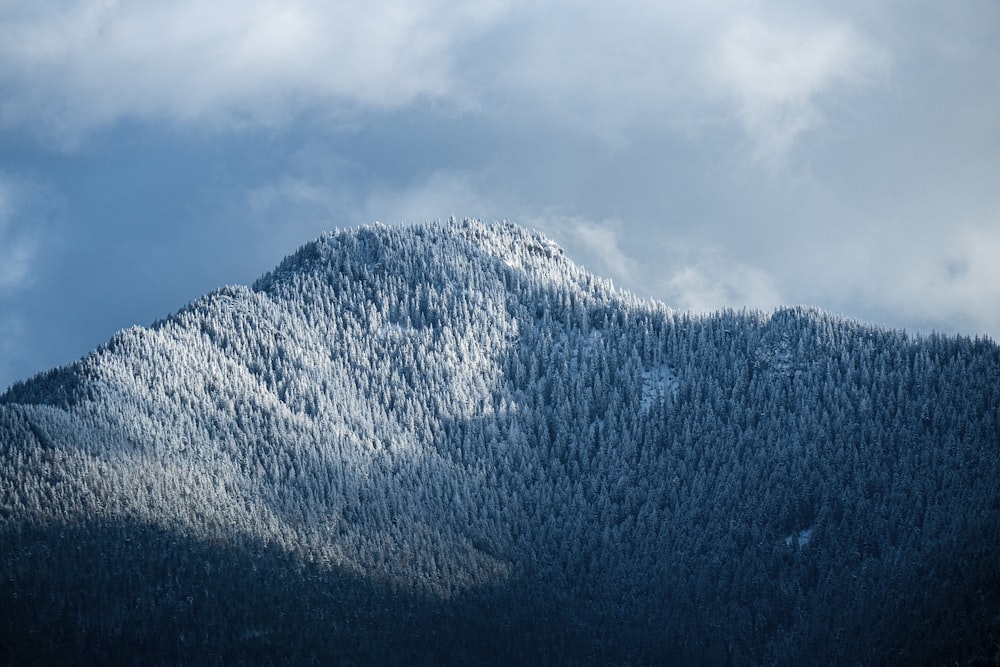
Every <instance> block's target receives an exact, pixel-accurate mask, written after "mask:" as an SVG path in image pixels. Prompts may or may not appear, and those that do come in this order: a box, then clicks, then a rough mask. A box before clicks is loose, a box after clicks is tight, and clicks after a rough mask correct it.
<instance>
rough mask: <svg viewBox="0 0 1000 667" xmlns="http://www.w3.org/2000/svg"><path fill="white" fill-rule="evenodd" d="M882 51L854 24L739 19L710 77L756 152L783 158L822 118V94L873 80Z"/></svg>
mask: <svg viewBox="0 0 1000 667" xmlns="http://www.w3.org/2000/svg"><path fill="white" fill-rule="evenodd" d="M884 64H885V56H884V54H882V53H881V52H880V51H879V50H878V49H876V48H875V47H873V46H872V45H870V44H868V43H866V41H865V40H864V39H862V37H861V36H860V35H859V34H858V33H857V32H856V31H855V30H854V29H853V28H851V27H850V26H849V25H847V24H843V23H824V24H817V25H808V26H807V25H783V24H781V23H779V22H768V23H765V22H763V21H761V20H759V19H756V18H745V19H741V20H738V21H736V22H735V23H734V24H733V25H732V26H730V27H729V28H728V29H727V30H726V31H725V33H724V34H723V35H722V37H721V38H720V39H719V41H718V43H717V45H716V49H715V53H714V54H713V57H712V58H711V60H710V63H709V74H710V77H711V81H712V83H713V84H714V85H715V86H716V87H717V89H718V92H719V94H720V95H722V96H723V97H727V98H729V99H730V100H731V101H732V104H733V105H734V106H735V114H736V117H737V118H738V120H739V122H740V124H741V125H742V127H743V129H744V131H745V132H746V133H747V135H748V136H749V137H750V140H751V142H752V144H753V147H754V152H755V153H756V154H757V156H758V157H764V158H771V157H780V156H781V155H783V154H784V153H786V152H787V151H788V150H789V149H790V148H791V147H792V145H793V144H794V143H795V141H796V139H798V138H799V136H800V135H802V134H803V133H804V132H806V131H807V130H810V129H812V128H814V127H815V126H817V125H818V124H820V123H822V117H823V114H822V111H821V107H822V99H823V98H824V96H827V95H830V94H831V93H834V92H836V91H838V90H841V89H844V88H847V87H850V86H853V85H858V84H861V83H863V82H866V81H868V80H870V79H871V78H872V77H873V76H874V75H875V74H876V72H877V71H878V70H880V69H881V68H883V67H884Z"/></svg>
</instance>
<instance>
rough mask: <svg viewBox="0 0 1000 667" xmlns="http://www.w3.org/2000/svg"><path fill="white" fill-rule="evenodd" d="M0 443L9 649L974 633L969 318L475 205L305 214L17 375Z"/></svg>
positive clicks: (983, 459)
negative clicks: (598, 247)
mask: <svg viewBox="0 0 1000 667" xmlns="http://www.w3.org/2000/svg"><path fill="white" fill-rule="evenodd" d="M0 447H2V449H0V484H2V486H0V509H2V514H0V529H2V531H3V538H4V539H3V541H2V546H0V567H2V568H3V569H2V570H0V574H2V579H0V595H3V596H5V600H6V601H7V602H9V603H10V606H9V607H8V608H9V609H11V610H12V611H11V613H9V614H8V615H7V617H6V618H5V619H4V622H5V623H6V626H5V627H3V628H0V631H2V632H0V634H3V635H5V636H9V637H19V638H20V639H17V640H15V641H10V640H8V643H7V644H0V651H2V650H7V651H8V654H9V656H12V657H15V658H17V657H24V656H28V655H31V654H32V652H33V651H40V650H42V649H41V648H40V647H42V646H43V645H46V646H49V647H50V649H45V650H52V651H55V653H54V654H53V657H54V658H55V657H59V656H60V655H61V654H60V653H59V651H60V650H63V649H64V650H65V651H79V650H83V651H85V652H86V651H90V652H91V653H92V654H93V655H95V656H101V655H106V654H107V651H110V650H112V649H111V648H110V647H113V646H114V645H115V643H114V642H115V637H119V638H120V637H122V636H124V637H126V638H127V639H128V641H129V642H131V644H132V645H133V646H134V653H135V654H136V655H138V656H148V655H160V656H165V657H161V658H158V660H166V661H170V660H172V659H181V660H183V659H192V657H193V656H197V655H203V654H204V653H197V652H196V649H195V648H194V647H195V646H198V647H199V648H198V649H197V650H199V651H208V655H218V656H233V655H240V656H243V657H245V658H246V659H254V654H252V653H251V654H250V655H246V654H243V653H239V652H240V651H245V650H249V649H246V645H247V643H248V642H249V644H250V645H251V646H254V647H256V648H255V649H253V650H255V651H258V652H259V656H258V657H264V658H267V656H271V658H274V657H275V656H278V659H286V658H287V659H295V658H296V656H297V657H298V658H301V659H307V658H310V657H316V658H322V659H327V660H330V659H344V660H348V659H349V660H359V661H372V660H377V661H380V662H385V661H390V662H400V663H411V662H422V661H427V662H439V661H441V660H448V659H456V660H469V659H474V660H478V661H484V660H485V661H493V660H495V661H499V662H509V661H510V660H513V659H518V660H520V659H529V660H535V661H538V660H542V659H548V660H553V661H557V662H558V661H561V660H565V661H567V662H581V661H583V662H600V661H605V662H606V661H611V662H635V661H652V662H656V661H663V660H669V661H673V662H678V661H679V662H699V661H701V662H706V661H707V662H709V663H711V662H719V664H725V662H727V661H730V662H734V663H736V664H755V663H760V664H775V663H798V664H802V663H803V662H810V661H817V660H820V661H825V662H829V663H833V664H836V663H850V664H853V663H854V662H858V661H860V662H863V663H891V662H909V663H912V662H913V661H917V662H920V661H922V660H931V661H940V660H950V659H963V658H967V657H970V656H984V655H987V654H988V652H989V651H990V650H991V649H990V648H989V642H990V641H992V639H991V637H992V636H1000V635H996V634H994V635H991V633H996V631H997V627H996V626H997V622H996V617H997V614H1000V599H998V595H997V593H996V591H1000V580H998V572H1000V568H998V563H1000V483H998V481H997V480H998V479H1000V469H998V468H1000V351H998V348H997V346H996V345H995V344H994V343H992V342H989V341H979V340H976V341H973V340H968V339H962V338H945V337H937V336H935V337H929V338H913V337H908V336H906V335H904V334H902V333H900V332H895V331H887V330H883V329H878V328H873V327H869V326H865V325H861V324H858V323H856V322H851V321H845V320H842V319H839V318H836V317H832V316H829V315H826V314H823V313H821V312H818V311H815V310H809V309H786V310H781V311H778V312H776V313H773V314H764V313H758V312H726V313H719V314H716V315H713V316H707V317H695V316H690V315H684V314H678V313H674V312H672V311H670V310H669V309H667V308H666V307H664V306H662V305H659V304H655V303H651V302H644V301H640V300H638V299H636V298H635V297H633V296H631V295H629V294H626V293H623V292H620V291H617V290H615V289H614V288H613V287H612V286H611V285H610V283H607V282H605V281H602V280H600V279H598V278H595V277H593V276H592V275H590V274H588V273H586V272H585V271H584V270H582V269H581V268H580V267H578V266H576V265H574V264H573V263H572V262H571V261H570V260H569V259H567V258H566V257H565V256H564V254H563V253H562V251H561V250H560V249H559V247H558V246H557V245H555V244H554V243H552V242H551V241H549V240H547V239H545V238H543V237H541V236H540V235H538V234H535V233H532V232H528V231H525V230H523V229H521V228H519V227H516V226H514V225H510V224H506V223H495V224H484V223H480V222H477V221H464V222H449V223H440V224H430V225H419V226H411V227H379V226H376V227H367V228H361V229H357V230H351V231H344V232H336V233H331V234H328V235H326V236H324V237H322V238H320V239H319V240H317V241H315V242H313V243H310V244H307V245H306V246H304V247H303V248H302V249H300V250H299V251H298V252H297V253H295V254H294V255H292V256H290V257H288V258H286V259H285V260H284V261H283V262H282V263H281V264H280V265H279V266H278V267H277V268H276V269H275V270H274V271H273V272H271V273H269V274H267V275H266V276H264V277H262V278H261V279H260V280H258V281H257V283H256V284H255V285H253V286H252V287H249V288H248V287H226V288H223V289H221V290H219V291H217V292H215V293H212V294H210V295H207V296H206V297H204V298H202V299H200V300H198V301H196V302H194V303H193V304H191V305H189V306H187V307H185V308H184V309H182V310H181V311H179V312H178V313H176V314H174V315H172V316H170V317H169V318H167V319H165V320H163V321H161V322H158V323H156V324H154V325H153V326H152V327H150V328H133V329H130V330H128V331H124V332H120V333H118V334H116V335H115V336H114V337H113V338H112V339H111V340H110V341H109V342H108V343H107V344H106V345H105V346H103V347H102V348H101V349H99V350H97V351H96V352H94V353H93V354H92V355H90V356H88V357H87V358H85V359H83V360H81V361H80V362H78V363H77V364H74V365H71V366H68V367H64V368H60V369H57V370H54V371H52V372H50V373H48V374H44V375H42V376H39V377H37V378H34V379H33V380H31V381H28V382H26V383H22V384H19V385H16V386H14V387H13V388H12V389H11V390H10V391H9V392H8V393H7V394H6V395H5V396H3V398H2V399H0ZM74 550H75V551H74ZM67 553H70V554H74V553H75V554H78V556H77V557H67ZM151 554H155V557H152V556H151ZM151 558H152V560H151ZM151 562H152V563H154V565H155V566H154V565H151V564H150V563H151ZM109 573H111V574H109ZM109 576H110V577H111V580H114V581H118V582H120V583H119V584H118V585H117V586H110V584H109V581H110V580H107V581H106V578H107V577H109ZM279 581H280V582H284V583H283V584H281V585H280V586H279V585H275V582H279ZM109 587H110V588H111V590H109ZM261 591H266V592H267V595H266V596H265V597H266V598H267V599H266V601H265V600H264V599H261V598H260V595H261ZM304 591H310V592H309V593H305V592H304ZM188 598H191V599H190V601H189V600H188ZM137 600H138V601H137ZM132 607H135V609H136V611H135V613H134V614H132V615H130V614H129V612H128V610H129V609H130V608H132ZM59 615H63V616H66V617H67V618H70V619H72V617H74V615H77V616H81V618H80V619H76V621H74V622H69V623H68V625H65V626H60V628H61V629H60V633H65V634H59V635H58V637H54V636H53V629H52V628H51V627H50V621H51V619H52V618H53V617H55V616H59ZM60 617H61V616H60ZM544 619H548V620H544ZM164 624H165V625H166V627H167V631H165V632H162V633H157V632H155V631H154V629H153V628H154V627H155V626H157V625H164ZM147 626H148V627H147ZM67 627H68V628H69V629H68V630H67V629H66V628H67ZM73 628H77V630H73ZM486 632H490V633H492V634H491V637H492V639H488V640H487V639H485V638H484V636H482V635H484V634H485V633H486ZM185 633H187V634H186V635H185ZM182 636H184V637H186V638H185V639H181V637H182ZM497 638H499V639H497ZM199 642H200V643H199ZM491 642H493V643H491ZM52 646H54V647H55V648H51V647H52ZM279 646H281V647H283V648H282V649H281V650H283V651H285V653H278V652H277V651H278V650H279V649H278V647H279ZM5 647H6V648H5ZM239 647H242V648H239ZM86 654H87V653H85V655H86ZM282 656H284V657H282ZM0 657H6V656H5V655H4V654H0ZM269 659H270V658H269ZM296 661H297V660H296Z"/></svg>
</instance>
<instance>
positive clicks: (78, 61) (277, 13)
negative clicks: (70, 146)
mask: <svg viewBox="0 0 1000 667" xmlns="http://www.w3.org/2000/svg"><path fill="white" fill-rule="evenodd" d="M499 7H500V5H499V4H495V3H476V4H475V5H474V6H471V7H463V6H459V5H455V4H453V3H448V2H445V1H444V0H421V1H418V2H414V1H412V0H371V1H369V2H365V3H354V2H348V1H346V0H345V1H341V2H320V1H319V0H297V1H291V2H289V1H284V0H282V1H280V2H279V1H277V0H257V1H255V2H247V1H242V0H241V1H235V0H178V1H177V2H168V3H159V2H116V1H115V0H75V1H71V2H45V1H40V2H33V3H24V4H23V5H19V6H18V7H8V8H6V9H4V10H3V11H2V12H0V89H2V90H4V91H5V95H4V101H2V102H0V114H2V115H0V118H2V120H3V121H4V122H5V123H7V124H8V125H16V124H29V125H30V124H32V123H38V122H41V123H44V124H45V125H46V126H47V128H46V129H47V130H48V131H55V132H57V133H61V135H62V136H64V137H68V138H70V139H72V138H73V137H74V135H76V134H79V133H80V132H84V131H86V130H88V129H89V128H92V127H99V126H102V125H106V124H109V123H113V122H115V121H116V120H119V119H120V118H123V117H138V118H149V117H152V118H161V117H162V118H166V119H169V120H181V121H190V120H198V121H206V120H207V121H211V122H215V123H233V122H236V123H239V122H252V123H260V122H264V123H268V122H274V121H277V120H281V119H282V118H284V117H285V116H286V115H287V114H294V113H296V112H298V111H301V110H302V109H308V108H312V107H318V106H326V107H331V106H335V107H338V108H342V109H350V108H352V107H354V106H362V107H393V106H399V105H404V104H407V103H410V102H412V101H413V100H415V99H418V98H421V97H427V98H436V97H440V98H450V99H452V100H460V98H461V96H462V93H461V91H460V90H457V89H456V87H455V85H454V79H453V73H452V69H453V67H454V65H455V63H454V62H453V58H454V57H455V54H456V49H457V47H458V45H460V44H462V43H463V42H464V41H465V40H467V39H469V38H470V36H471V35H474V34H475V33H476V31H477V30H478V29H479V28H480V27H481V26H483V25H484V24H488V23H489V21H490V20H491V18H492V17H493V16H494V14H495V12H496V10H497V9H498V8H499Z"/></svg>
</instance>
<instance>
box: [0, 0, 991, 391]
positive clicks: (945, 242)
mask: <svg viewBox="0 0 1000 667" xmlns="http://www.w3.org/2000/svg"><path fill="white" fill-rule="evenodd" d="M997 35H1000V3H997V2H996V0H958V1H956V2H937V1H931V0H926V1H925V0H857V1H855V0H845V1H843V2H838V3H819V2H816V3H811V2H803V1H801V0H796V1H795V2H791V1H788V2H767V1H750V0H747V1H740V0H730V1H727V2H721V1H718V2H717V1H713V0H699V2H669V1H667V0H654V1H642V0H623V1H622V2H617V3H608V2H596V1H595V2H591V1H589V0H574V1H573V2H565V1H560V0H554V1H551V2H527V1H521V0H510V1H507V0H484V1H482V2H475V3H467V4H460V3H456V2H451V1H445V0H366V2H364V3H359V2H346V1H336V0H334V1H331V0H322V1H321V0H280V1H279V0H273V1H269V0H173V1H171V2H158V1H156V0H134V1H124V0H122V1H116V0H37V1H34V2H18V1H17V0H0V390H2V388H3V387H5V386H6V385H7V384H9V383H10V382H12V381H14V380H16V379H21V378H26V377H28V376H30V375H32V374H34V373H36V372H39V371H41V370H44V369H46V368H49V367H52V366H55V365H58V364H62V363H67V362H70V361H73V360H74V359H76V358H78V357H79V356H81V355H83V354H84V353H86V352H87V351H88V350H90V349H92V348H93V347H95V346H97V345H98V344H100V343H101V342H103V341H105V340H106V339H108V338H109V337H110V336H111V334H112V333H114V331H115V330H117V329H119V328H123V327H127V326H131V325H133V324H140V325H146V324H149V323H151V322H152V321H154V320H155V319H157V318H159V317H162V316H165V315H167V314H169V313H170V312H173V311H175V310H177V309H178V308H179V307H181V306H182V305H184V304H185V303H187V302H188V301H190V300H192V299H194V298H196V297H197V296H199V295H201V294H202V293H204V292H207V291H209V290H211V289H214V288H216V287H218V286H221V285H224V284H231V283H247V282H250V281H252V280H253V279H254V278H255V277H256V276H258V275H259V274H261V273H262V272H264V271H266V270H267V269H269V268H271V267H272V266H274V265H275V264H276V263H277V262H278V261H279V260H280V259H281V258H282V257H284V256H285V255H286V254H288V253H289V252H291V251H292V250H294V249H295V248H296V247H297V246H299V245H301V244H302V243H304V242H306V241H308V240H310V239H312V238H313V237H315V236H317V235H318V234H319V233H320V232H322V231H323V230H325V229H329V228H333V227H341V228H344V227H354V226H356V225H359V224H364V223H368V222H371V221H374V220H380V221H382V222H386V223H397V222H407V221H421V220H428V219H434V218H442V217H447V216H450V215H455V216H458V217H465V216H470V217H481V218H487V219H510V220H514V221H516V222H520V223H522V224H524V225H526V226H529V227H534V228H537V229H539V230H541V231H543V232H545V233H546V234H548V235H549V236H550V237H552V238H553V239H555V240H556V241H557V242H559V243H560V244H561V245H562V246H563V247H564V248H565V249H566V250H567V252H568V253H569V254H570V256H571V257H573V258H574V259H576V260H577V261H578V262H580V263H582V264H583V265H584V266H586V267H587V268H589V269H591V270H592V271H594V272H596V273H599V274H602V275H604V276H607V277H610V278H613V279H614V280H615V282H616V284H619V285H622V286H625V287H628V288H629V289H632V290H633V291H635V292H637V293H639V294H640V295H642V296H651V297H655V298H658V299H661V300H663V301H665V302H666V303H668V304H669V305H671V306H673V307H675V308H678V309H697V310H712V309H715V308H719V307H726V306H751V307H759V308H765V309H770V308H773V307H775V306H777V305H778V304H809V305H816V306H819V307H821V308H824V309H826V310H828V311H832V312H835V313H841V314H845V315H848V316H850V317H854V318H859V319H864V320H869V321H873V322H878V323H882V324H886V325H890V326H894V327H900V328H906V329H907V330H908V331H921V332H924V331H928V332H929V331H932V330H937V331H944V332H949V333H954V332H960V333H965V334H968V335H976V334H987V335H989V336H992V337H993V338H1000V39H997Z"/></svg>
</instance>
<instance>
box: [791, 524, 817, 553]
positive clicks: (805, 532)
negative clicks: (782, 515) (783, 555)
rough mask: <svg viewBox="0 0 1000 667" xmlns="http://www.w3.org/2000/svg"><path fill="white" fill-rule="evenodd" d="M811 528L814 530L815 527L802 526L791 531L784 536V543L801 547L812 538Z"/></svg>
mask: <svg viewBox="0 0 1000 667" xmlns="http://www.w3.org/2000/svg"><path fill="white" fill-rule="evenodd" d="M813 530H815V528H813V527H809V528H803V529H802V530H800V531H798V532H797V533H792V534H791V535H789V536H788V537H786V538H785V545H786V546H789V547H798V548H799V549H801V548H802V547H804V546H806V545H807V544H809V542H810V541H811V540H812V534H813Z"/></svg>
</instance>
